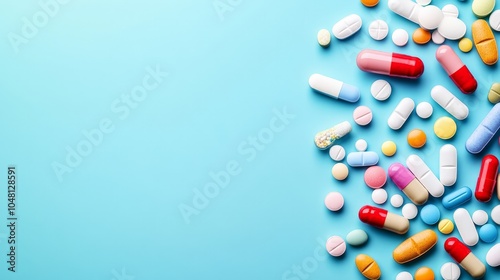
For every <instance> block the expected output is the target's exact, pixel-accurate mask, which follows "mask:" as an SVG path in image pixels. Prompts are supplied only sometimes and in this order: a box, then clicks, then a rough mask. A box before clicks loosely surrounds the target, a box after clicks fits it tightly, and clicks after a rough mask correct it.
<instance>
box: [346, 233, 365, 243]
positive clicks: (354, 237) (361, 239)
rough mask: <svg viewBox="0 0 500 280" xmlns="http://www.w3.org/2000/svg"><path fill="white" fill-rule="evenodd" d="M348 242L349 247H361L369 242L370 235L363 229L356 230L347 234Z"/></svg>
mask: <svg viewBox="0 0 500 280" xmlns="http://www.w3.org/2000/svg"><path fill="white" fill-rule="evenodd" d="M346 241H347V243H348V244H349V245H352V246H360V245H363V244H365V243H366V241H368V234H366V232H365V231H364V230H362V229H355V230H353V231H351V232H349V234H347V237H346Z"/></svg>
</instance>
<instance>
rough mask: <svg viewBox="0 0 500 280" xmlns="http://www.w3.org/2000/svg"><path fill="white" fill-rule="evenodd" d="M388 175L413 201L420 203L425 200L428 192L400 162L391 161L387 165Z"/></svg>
mask: <svg viewBox="0 0 500 280" xmlns="http://www.w3.org/2000/svg"><path fill="white" fill-rule="evenodd" d="M389 177H390V178H391V180H392V181H393V182H394V184H396V186H397V187H398V188H399V189H400V190H401V191H403V193H404V194H406V196H407V197H408V198H409V199H410V200H411V201H412V202H413V203H415V204H417V205H422V204H424V203H426V202H427V199H428V198H429V192H427V189H425V188H424V186H423V185H422V184H421V183H420V182H419V181H418V180H417V178H415V175H413V173H411V172H410V170H408V168H406V167H404V165H402V164H401V163H393V164H391V166H389Z"/></svg>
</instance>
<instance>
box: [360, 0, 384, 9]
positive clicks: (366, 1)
mask: <svg viewBox="0 0 500 280" xmlns="http://www.w3.org/2000/svg"><path fill="white" fill-rule="evenodd" d="M379 1H380V0H361V4H363V5H365V6H367V7H375V6H377V4H378V2H379Z"/></svg>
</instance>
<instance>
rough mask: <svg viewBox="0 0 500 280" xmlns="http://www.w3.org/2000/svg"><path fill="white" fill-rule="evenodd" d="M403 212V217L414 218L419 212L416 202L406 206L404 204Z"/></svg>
mask: <svg viewBox="0 0 500 280" xmlns="http://www.w3.org/2000/svg"><path fill="white" fill-rule="evenodd" d="M401 213H402V214H403V217H405V218H407V219H408V220H413V219H415V217H416V216H417V214H418V209H417V206H415V204H413V203H407V204H405V206H403V209H402V210H401Z"/></svg>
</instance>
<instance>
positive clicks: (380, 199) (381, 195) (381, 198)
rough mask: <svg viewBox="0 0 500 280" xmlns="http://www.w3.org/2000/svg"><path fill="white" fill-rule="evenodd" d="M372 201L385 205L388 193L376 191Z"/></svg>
mask: <svg viewBox="0 0 500 280" xmlns="http://www.w3.org/2000/svg"><path fill="white" fill-rule="evenodd" d="M372 200H373V202H375V203H377V204H384V203H385V202H386V201H387V191H386V190H384V189H374V190H373V192H372Z"/></svg>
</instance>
